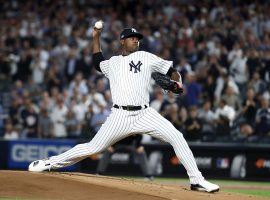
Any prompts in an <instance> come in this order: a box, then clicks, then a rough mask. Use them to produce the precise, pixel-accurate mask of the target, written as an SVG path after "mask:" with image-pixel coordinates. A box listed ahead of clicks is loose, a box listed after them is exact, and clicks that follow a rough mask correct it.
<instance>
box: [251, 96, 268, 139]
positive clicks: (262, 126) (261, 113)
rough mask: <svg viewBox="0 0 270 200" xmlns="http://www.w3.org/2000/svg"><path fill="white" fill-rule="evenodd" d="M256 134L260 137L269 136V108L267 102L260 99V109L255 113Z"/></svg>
mask: <svg viewBox="0 0 270 200" xmlns="http://www.w3.org/2000/svg"><path fill="white" fill-rule="evenodd" d="M255 128H256V133H257V134H258V135H260V136H270V135H269V134H270V108H269V101H268V100H267V99H265V98H262V99H261V102H260V107H259V108H258V110H257V113H256V124H255Z"/></svg>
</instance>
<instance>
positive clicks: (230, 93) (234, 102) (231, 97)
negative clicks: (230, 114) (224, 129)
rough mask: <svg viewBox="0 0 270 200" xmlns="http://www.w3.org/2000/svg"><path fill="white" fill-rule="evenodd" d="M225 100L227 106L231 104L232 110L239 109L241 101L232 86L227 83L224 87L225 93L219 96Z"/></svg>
mask: <svg viewBox="0 0 270 200" xmlns="http://www.w3.org/2000/svg"><path fill="white" fill-rule="evenodd" d="M221 98H222V99H224V100H225V101H226V102H227V105H228V106H231V107H233V108H234V110H240V109H241V102H240V98H239V95H237V94H235V93H234V90H233V87H232V86H230V85H227V87H226V88H225V93H224V94H223V95H222V97H221Z"/></svg>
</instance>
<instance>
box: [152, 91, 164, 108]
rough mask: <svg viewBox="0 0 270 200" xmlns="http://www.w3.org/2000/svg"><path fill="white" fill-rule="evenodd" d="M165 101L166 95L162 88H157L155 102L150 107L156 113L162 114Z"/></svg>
mask: <svg viewBox="0 0 270 200" xmlns="http://www.w3.org/2000/svg"><path fill="white" fill-rule="evenodd" d="M163 101H164V94H163V91H162V89H161V88H160V87H158V88H155V91H154V97H153V100H152V101H151V103H150V106H151V107H152V108H154V109H155V110H156V111H158V112H160V108H161V105H162V103H163Z"/></svg>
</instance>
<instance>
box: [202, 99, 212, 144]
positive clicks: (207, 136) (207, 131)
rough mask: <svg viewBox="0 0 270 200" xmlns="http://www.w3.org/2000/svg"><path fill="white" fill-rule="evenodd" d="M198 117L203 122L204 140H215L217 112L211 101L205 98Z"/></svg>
mask: <svg viewBox="0 0 270 200" xmlns="http://www.w3.org/2000/svg"><path fill="white" fill-rule="evenodd" d="M198 118H199V119H200V120H201V122H202V135H203V136H202V137H203V138H202V140H203V141H213V140H214V139H215V132H216V131H215V124H214V120H215V113H214V112H213V110H212V106H211V101H210V100H205V102H204V103H203V107H202V108H201V109H200V110H199V113H198Z"/></svg>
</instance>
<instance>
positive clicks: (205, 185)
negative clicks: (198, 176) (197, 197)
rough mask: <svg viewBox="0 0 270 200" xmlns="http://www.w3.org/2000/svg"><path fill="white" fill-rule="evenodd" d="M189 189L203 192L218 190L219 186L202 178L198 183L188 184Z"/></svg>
mask: <svg viewBox="0 0 270 200" xmlns="http://www.w3.org/2000/svg"><path fill="white" fill-rule="evenodd" d="M190 189H191V190H195V191H203V192H210V193H212V192H218V191H219V186H218V185H216V184H213V183H210V182H209V181H206V180H203V181H202V182H200V183H198V184H191V185H190Z"/></svg>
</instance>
